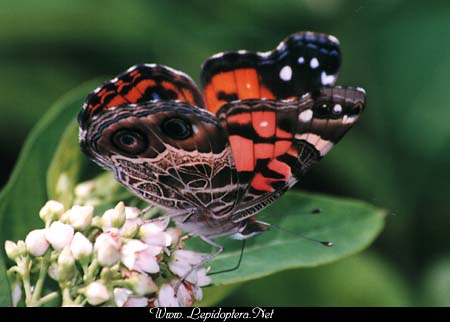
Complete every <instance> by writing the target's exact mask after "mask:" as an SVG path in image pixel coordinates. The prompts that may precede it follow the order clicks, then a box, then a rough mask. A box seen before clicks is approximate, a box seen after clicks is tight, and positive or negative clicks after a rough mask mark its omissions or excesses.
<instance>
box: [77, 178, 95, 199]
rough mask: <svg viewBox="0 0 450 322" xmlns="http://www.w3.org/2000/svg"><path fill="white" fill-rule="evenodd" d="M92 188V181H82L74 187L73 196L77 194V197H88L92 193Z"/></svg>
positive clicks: (93, 187)
mask: <svg viewBox="0 0 450 322" xmlns="http://www.w3.org/2000/svg"><path fill="white" fill-rule="evenodd" d="M94 189H95V182H94V181H86V182H82V183H80V184H78V185H77V186H76V187H75V196H77V197H78V198H82V199H85V198H87V197H89V195H90V194H91V193H92V191H93V190H94Z"/></svg>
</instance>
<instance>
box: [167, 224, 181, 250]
mask: <svg viewBox="0 0 450 322" xmlns="http://www.w3.org/2000/svg"><path fill="white" fill-rule="evenodd" d="M166 232H167V233H168V234H169V235H170V239H171V240H172V242H171V245H172V246H175V245H177V244H178V242H179V241H180V237H181V234H182V233H183V231H182V230H181V228H179V227H169V228H167V230H166Z"/></svg>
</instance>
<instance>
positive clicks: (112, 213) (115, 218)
mask: <svg viewBox="0 0 450 322" xmlns="http://www.w3.org/2000/svg"><path fill="white" fill-rule="evenodd" d="M125 219H126V217H125V205H124V204H123V202H119V203H118V204H117V205H116V206H115V207H114V208H113V209H108V210H106V211H105V213H104V214H103V216H102V224H103V225H102V228H103V231H107V230H109V229H111V228H112V227H115V228H121V227H122V226H123V224H124V223H125Z"/></svg>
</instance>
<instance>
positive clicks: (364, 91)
mask: <svg viewBox="0 0 450 322" xmlns="http://www.w3.org/2000/svg"><path fill="white" fill-rule="evenodd" d="M356 89H357V90H358V91H360V92H363V93H364V95H365V94H366V90H365V89H364V88H362V87H356Z"/></svg>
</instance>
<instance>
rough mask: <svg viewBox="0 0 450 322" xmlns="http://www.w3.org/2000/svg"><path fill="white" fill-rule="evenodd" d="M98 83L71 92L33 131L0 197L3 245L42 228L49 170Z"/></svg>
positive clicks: (50, 110) (54, 106)
mask: <svg viewBox="0 0 450 322" xmlns="http://www.w3.org/2000/svg"><path fill="white" fill-rule="evenodd" d="M97 83H98V82H90V83H88V84H85V85H83V86H80V87H79V88H77V89H75V90H73V91H71V92H69V93H68V94H67V95H65V96H64V97H63V98H61V99H60V100H59V101H58V102H56V103H55V104H54V105H53V106H52V107H51V108H50V109H49V111H48V112H47V113H46V114H45V115H44V116H43V118H42V119H41V121H40V122H39V123H38V124H37V125H36V127H35V128H34V129H33V130H32V132H31V134H30V136H29V137H28V140H27V141H26V143H25V145H24V147H23V149H22V151H21V153H20V156H19V159H18V161H17V164H16V167H15V169H14V172H13V174H12V176H11V178H10V180H9V182H8V184H7V185H6V187H5V188H4V190H3V191H2V193H1V195H0V223H1V234H0V235H1V239H2V241H3V240H5V239H23V238H24V237H25V235H26V233H27V232H28V231H30V230H31V229H33V228H35V227H37V226H39V225H40V223H39V216H37V214H38V211H39V209H40V208H41V207H42V206H43V205H44V203H45V202H46V201H47V200H48V194H47V187H46V179H47V170H48V169H49V167H50V164H51V162H52V160H53V158H54V155H55V152H56V150H57V147H58V145H59V142H60V140H61V137H62V136H63V134H64V132H65V130H66V128H67V127H68V124H70V123H71V122H72V121H73V120H74V119H75V118H76V115H77V113H78V111H79V110H80V108H81V106H82V104H83V100H84V98H85V96H86V93H88V92H89V91H91V90H92V88H95V86H96V84H97ZM76 148H78V146H77V147H76ZM74 149H75V147H74Z"/></svg>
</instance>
